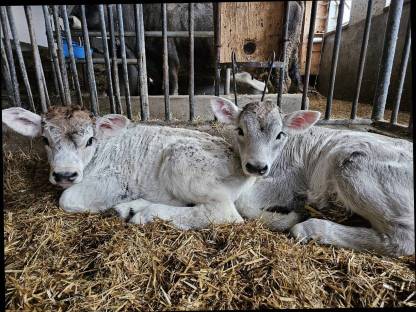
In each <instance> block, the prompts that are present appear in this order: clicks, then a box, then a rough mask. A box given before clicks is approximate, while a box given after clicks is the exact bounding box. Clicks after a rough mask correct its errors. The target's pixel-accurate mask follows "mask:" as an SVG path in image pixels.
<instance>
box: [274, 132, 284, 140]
mask: <svg viewBox="0 0 416 312" xmlns="http://www.w3.org/2000/svg"><path fill="white" fill-rule="evenodd" d="M282 135H286V133H284V132H283V131H280V132H279V134H278V135H277V137H276V140H280V139H281V138H282Z"/></svg>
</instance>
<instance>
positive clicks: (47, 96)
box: [40, 70, 51, 107]
mask: <svg viewBox="0 0 416 312" xmlns="http://www.w3.org/2000/svg"><path fill="white" fill-rule="evenodd" d="M40 73H41V74H42V83H43V89H44V92H45V100H46V106H47V107H50V106H51V100H50V98H49V93H48V87H47V84H46V79H45V73H44V71H43V70H42V71H41V72H40Z"/></svg>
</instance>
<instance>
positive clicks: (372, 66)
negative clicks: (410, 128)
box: [318, 0, 412, 111]
mask: <svg viewBox="0 0 416 312" xmlns="http://www.w3.org/2000/svg"><path fill="white" fill-rule="evenodd" d="M384 2H385V0H379V1H375V3H374V7H373V9H374V12H375V13H377V12H381V13H380V14H379V15H375V16H373V18H372V23H371V30H370V39H369V43H368V50H367V57H366V63H365V67H364V75H363V81H362V85H361V93H360V102H364V103H372V101H373V97H374V92H375V86H376V83H377V77H378V69H379V65H380V60H381V56H382V51H383V43H384V32H385V29H386V24H387V17H388V10H384V9H382V8H381V9H380V6H381V3H383V4H384ZM352 3H353V7H352V10H351V20H352V21H356V22H355V23H349V24H348V25H347V26H345V27H344V29H343V31H342V37H341V47H340V51H339V59H338V67H337V73H336V80H335V90H334V98H336V99H341V100H347V101H352V99H353V97H354V91H355V83H356V78H357V72H358V62H359V58H360V49H361V42H362V38H363V32H364V26H365V14H366V10H367V1H366V0H354V1H352ZM409 13H410V1H405V3H404V5H403V13H402V18H401V24H400V30H399V38H398V41H397V45H396V53H395V57H394V65H393V71H392V76H391V83H390V87H389V95H388V98H387V107H388V108H391V107H392V101H393V97H394V95H395V94H396V92H397V87H398V86H397V84H398V71H399V66H400V61H401V56H402V51H403V47H404V39H405V36H406V27H407V23H408V20H409ZM363 15H364V16H363ZM334 37H335V33H329V34H327V35H326V37H325V41H324V47H323V51H322V58H321V65H320V72H319V78H318V90H319V92H320V93H322V94H323V95H327V94H328V89H329V76H330V72H331V60H332V51H333V47H334ZM411 59H412V57H411V56H410V59H409V64H408V67H407V73H406V80H405V83H404V87H403V94H402V99H401V106H400V109H401V110H405V111H408V110H409V108H410V106H411V99H412V77H411V74H412V73H411V62H412V60H411Z"/></svg>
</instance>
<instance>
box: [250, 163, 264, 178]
mask: <svg viewBox="0 0 416 312" xmlns="http://www.w3.org/2000/svg"><path fill="white" fill-rule="evenodd" d="M246 169H247V171H248V172H250V173H256V174H260V175H263V174H265V173H266V172H267V169H268V166H267V165H266V166H263V167H262V166H254V165H252V164H250V163H247V164H246Z"/></svg>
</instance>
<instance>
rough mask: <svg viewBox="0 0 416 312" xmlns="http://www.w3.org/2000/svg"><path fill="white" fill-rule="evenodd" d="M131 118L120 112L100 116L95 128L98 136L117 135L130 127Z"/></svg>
mask: <svg viewBox="0 0 416 312" xmlns="http://www.w3.org/2000/svg"><path fill="white" fill-rule="evenodd" d="M129 124H130V120H129V119H128V118H127V117H125V116H123V115H119V114H110V115H105V116H103V117H98V118H97V120H96V122H95V129H96V131H97V137H98V138H104V137H110V136H115V135H117V134H119V133H121V132H122V131H123V130H124V129H126V128H127V127H128V125H129Z"/></svg>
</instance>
